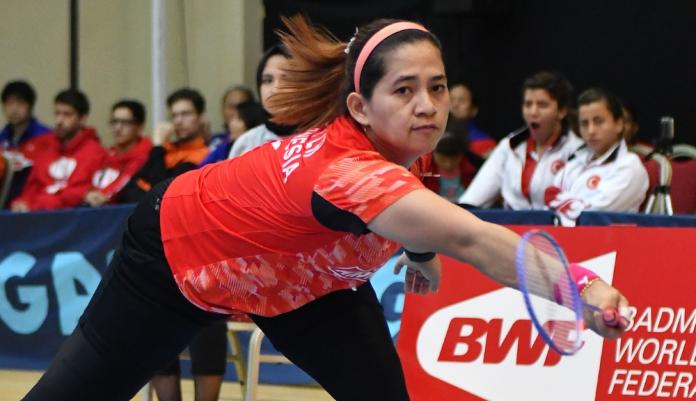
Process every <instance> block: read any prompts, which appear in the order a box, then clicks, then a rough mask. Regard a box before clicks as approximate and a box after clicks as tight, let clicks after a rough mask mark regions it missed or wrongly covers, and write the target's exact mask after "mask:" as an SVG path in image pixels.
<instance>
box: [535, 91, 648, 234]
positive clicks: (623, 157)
mask: <svg viewBox="0 0 696 401" xmlns="http://www.w3.org/2000/svg"><path fill="white" fill-rule="evenodd" d="M578 107H579V112H578V117H579V126H580V134H581V135H582V138H583V139H584V140H585V143H586V145H585V146H583V147H582V148H581V149H579V150H578V151H577V152H575V153H574V154H573V155H572V156H571V158H570V159H569V161H568V163H567V164H566V165H565V167H564V168H563V169H562V170H561V171H560V172H559V174H558V175H557V176H556V179H555V182H554V186H553V187H550V188H548V189H547V190H546V200H547V204H548V205H549V207H550V208H551V209H552V210H555V211H556V214H557V215H558V217H559V218H560V220H561V224H563V225H567V226H574V225H575V220H576V219H577V218H578V216H579V215H580V213H582V212H583V211H585V210H605V211H620V212H637V211H638V208H639V207H640V204H641V203H642V202H643V200H644V199H645V194H646V191H647V189H648V173H647V171H646V170H645V167H643V164H642V163H641V161H640V158H639V157H638V156H637V155H636V154H634V153H631V152H629V151H628V148H627V146H626V143H625V142H624V140H623V138H622V132H623V112H622V107H621V102H620V101H619V100H618V98H617V97H616V96H614V95H613V94H611V93H609V92H607V91H605V90H602V89H588V90H587V91H585V92H583V93H582V94H581V95H580V97H579V98H578Z"/></svg>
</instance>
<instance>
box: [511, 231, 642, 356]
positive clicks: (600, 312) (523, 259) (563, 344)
mask: <svg viewBox="0 0 696 401" xmlns="http://www.w3.org/2000/svg"><path fill="white" fill-rule="evenodd" d="M515 264H516V268H517V278H518V282H519V289H520V291H521V292H522V294H523V296H524V302H525V306H526V307H527V311H528V312H529V315H530V316H531V318H532V322H533V324H534V326H535V327H536V329H537V330H538V331H539V334H540V335H541V337H542V338H543V339H544V341H545V342H546V343H547V344H549V346H550V347H551V348H552V349H553V350H555V351H556V352H558V353H559V354H561V355H572V354H575V353H576V352H577V351H578V350H579V349H580V348H581V347H582V344H583V343H582V338H581V333H582V331H583V330H584V329H585V328H586V327H587V328H591V329H593V330H594V331H596V332H597V333H599V334H601V335H603V336H605V337H612V336H616V335H618V334H620V333H621V332H622V331H623V330H624V329H625V328H626V327H628V325H629V323H630V320H629V319H628V318H627V317H626V315H627V309H624V307H623V306H627V302H626V300H625V298H623V296H621V295H620V294H619V293H618V291H616V290H613V289H612V288H611V287H610V286H608V285H606V284H605V283H603V282H601V281H599V282H598V283H595V281H598V280H599V277H597V275H596V274H594V273H592V272H591V271H589V270H587V269H584V268H582V267H580V266H578V265H572V266H571V265H569V264H568V260H567V258H566V256H565V254H564V253H563V250H562V249H561V247H560V246H559V245H558V243H557V242H556V241H555V240H554V239H553V238H552V237H551V236H550V235H549V234H548V233H546V232H544V231H539V230H532V231H528V232H526V233H525V234H523V235H522V239H521V240H520V242H519V245H518V246H517V255H516V261H515ZM599 283H601V284H603V287H606V288H607V289H610V290H611V291H609V292H608V293H607V294H609V295H610V298H612V297H613V299H609V300H607V299H593V302H592V303H586V302H585V301H583V297H582V296H581V294H582V293H583V292H584V291H585V290H588V291H589V290H590V289H591V286H594V285H595V284H599ZM599 298H601V297H599ZM606 301H609V302H606ZM595 303H599V304H600V305H602V304H607V303H608V304H611V305H613V306H609V307H606V308H600V307H598V306H595V305H594V304H595ZM622 304H625V305H623V306H620V305H622ZM586 322H587V325H586ZM602 326H606V327H602Z"/></svg>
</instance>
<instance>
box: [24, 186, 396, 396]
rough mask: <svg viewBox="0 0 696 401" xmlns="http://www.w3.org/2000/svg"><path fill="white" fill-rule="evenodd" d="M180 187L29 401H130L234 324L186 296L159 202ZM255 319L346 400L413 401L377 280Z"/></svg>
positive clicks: (109, 278) (132, 228)
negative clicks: (194, 347)
mask: <svg viewBox="0 0 696 401" xmlns="http://www.w3.org/2000/svg"><path fill="white" fill-rule="evenodd" d="M170 182H171V181H165V182H163V183H161V184H159V185H157V186H156V187H155V188H153V189H152V191H150V192H149V193H148V194H147V195H146V197H145V198H144V199H143V200H142V201H141V202H140V203H139V204H138V206H137V207H136V209H135V211H134V212H133V215H132V216H131V217H130V218H129V220H128V227H127V229H126V232H125V233H124V236H123V240H122V243H121V246H120V247H119V250H118V252H116V255H115V256H114V259H113V261H112V263H111V265H110V266H109V268H108V269H107V272H106V273H105V275H104V277H103V279H102V282H101V283H100V285H99V287H98V288H97V291H96V292H95V294H94V297H93V298H92V300H91V301H90V303H89V305H88V306H87V309H86V310H85V312H84V314H83V315H82V317H81V319H80V322H79V324H78V327H77V328H76V329H75V331H74V332H73V333H72V335H71V336H70V337H68V339H67V340H66V341H65V342H64V343H63V345H62V346H61V348H60V350H59V351H58V353H57V354H56V356H55V357H54V359H53V361H52V362H51V365H50V366H49V368H48V370H47V371H46V372H45V373H44V375H43V376H42V377H41V379H40V380H39V382H38V383H37V384H36V385H35V386H34V387H33V388H32V389H31V390H30V392H29V393H28V394H27V395H26V396H25V398H24V400H27V401H36V400H42V401H43V400H55V401H63V400H66V401H67V400H71V401H75V400H85V401H86V400H94V399H99V400H130V399H131V398H132V397H133V396H134V395H135V394H136V393H137V392H138V390H139V389H140V388H141V387H142V386H143V385H145V383H147V381H148V380H149V379H150V378H151V377H152V376H153V375H154V374H155V373H156V372H158V371H160V370H162V369H163V368H165V367H166V366H167V365H169V364H170V363H171V361H172V360H174V359H175V358H176V356H177V355H178V354H179V353H180V352H181V351H182V350H183V349H184V348H185V347H186V346H187V345H188V344H189V343H190V342H191V340H192V339H193V338H194V336H195V335H196V334H197V333H198V332H199V331H200V330H201V329H202V328H203V327H207V326H209V325H211V324H213V323H215V322H219V321H220V320H224V319H226V318H227V316H226V315H221V314H216V313H210V312H206V311H204V310H201V309H199V308H197V307H196V306H194V305H193V304H191V303H190V302H189V301H188V300H187V299H186V298H184V296H183V295H182V294H181V292H180V291H179V288H178V287H177V285H176V282H175V281H174V278H173V276H172V273H171V270H170V268H169V266H168V264H167V262H166V259H165V257H164V252H163V250H162V240H161V235H160V229H159V206H160V200H161V197H162V194H164V191H165V190H166V188H167V186H168V185H169V183H170ZM191 246H195V244H191ZM252 319H253V320H254V321H255V322H256V323H257V324H258V325H259V327H260V328H261V329H262V330H263V331H264V333H265V334H266V336H268V338H269V339H270V340H271V342H272V343H273V344H274V345H275V347H276V348H277V349H278V350H279V351H280V352H282V353H283V354H285V355H286V356H287V357H288V358H289V359H290V360H291V361H293V362H294V363H295V364H296V365H297V366H299V367H300V368H302V369H303V370H305V371H306V372H307V373H308V374H309V375H311V376H312V377H313V378H314V379H315V380H316V381H317V382H318V383H319V384H320V385H322V386H323V387H324V388H325V389H326V390H327V391H328V392H329V393H330V394H331V395H332V396H333V397H334V398H335V399H336V400H337V401H356V400H361V401H371V400H374V401H377V400H380V401H382V400H390V401H403V400H408V399H409V398H408V394H407V392H406V386H405V383H404V378H403V373H402V370H401V365H400V361H399V358H398V355H397V353H396V350H395V348H394V345H393V343H392V341H391V337H390V335H389V331H388V328H387V325H386V322H385V320H384V315H383V310H382V308H381V306H380V304H379V302H378V300H377V297H376V295H375V293H374V290H373V289H372V286H371V285H370V284H369V283H367V284H365V285H363V286H361V287H359V288H358V289H357V290H356V291H352V290H345V291H337V292H334V293H332V294H329V295H326V296H324V297H322V298H320V299H318V300H316V301H314V302H311V303H309V304H307V305H305V306H303V307H301V308H299V309H297V310H295V311H292V312H289V313H286V314H282V315H279V316H276V317H271V318H266V317H261V316H252Z"/></svg>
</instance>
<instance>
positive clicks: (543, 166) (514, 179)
mask: <svg viewBox="0 0 696 401" xmlns="http://www.w3.org/2000/svg"><path fill="white" fill-rule="evenodd" d="M522 91H523V97H524V98H523V102H522V116H523V118H524V121H525V123H526V125H525V126H524V127H523V128H521V129H519V130H517V131H515V132H513V133H511V134H510V135H508V136H507V137H505V138H503V139H502V140H501V141H500V143H499V144H498V146H496V148H495V149H494V150H493V152H492V153H491V155H490V156H489V157H488V159H487V160H486V162H485V163H484V164H483V166H482V167H481V169H480V170H479V172H478V173H477V174H476V177H474V180H473V181H472V182H471V185H469V187H468V188H467V190H466V192H464V194H463V195H462V196H461V197H460V198H459V203H460V204H466V205H471V206H475V207H490V206H492V205H493V204H494V203H495V201H496V200H497V199H498V198H499V197H500V196H502V199H503V206H504V207H505V208H507V209H514V210H528V209H546V208H547V207H546V204H545V202H544V191H545V190H546V188H547V187H549V186H551V185H553V182H554V177H555V176H556V174H557V173H558V171H560V169H561V168H562V167H563V165H564V164H565V162H566V160H567V159H568V157H570V155H571V154H573V152H575V151H576V150H577V149H578V148H579V147H580V146H582V141H581V140H580V139H579V138H578V137H577V136H576V135H575V134H574V133H573V132H572V131H570V130H569V129H568V128H567V127H568V124H567V121H566V120H567V115H568V108H569V107H570V101H571V97H572V91H573V87H572V85H571V84H570V82H569V81H568V80H567V79H566V78H564V77H563V76H561V75H560V74H558V73H552V72H546V71H542V72H538V73H536V74H534V75H532V76H531V77H529V78H527V79H526V80H525V81H524V84H523V85H522Z"/></svg>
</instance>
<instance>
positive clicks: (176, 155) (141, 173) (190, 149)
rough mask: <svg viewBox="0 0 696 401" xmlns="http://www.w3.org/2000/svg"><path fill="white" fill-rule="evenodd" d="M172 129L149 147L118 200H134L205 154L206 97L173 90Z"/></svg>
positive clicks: (192, 166) (195, 164)
mask: <svg viewBox="0 0 696 401" xmlns="http://www.w3.org/2000/svg"><path fill="white" fill-rule="evenodd" d="M167 106H168V107H169V113H170V115H171V130H170V131H169V132H167V133H166V134H165V135H164V140H163V141H164V143H163V144H162V145H160V146H155V147H153V148H152V150H150V154H149V155H148V158H147V161H146V162H145V165H143V167H142V168H141V169H140V170H138V172H137V173H136V174H135V175H134V176H133V177H132V178H131V180H130V181H129V182H128V184H126V187H125V188H124V189H123V191H121V195H120V196H119V203H131V202H137V201H139V200H140V198H142V196H143V195H145V193H146V192H147V191H149V190H150V188H152V187H153V186H155V185H156V184H157V183H159V182H160V181H163V180H165V179H167V178H172V177H176V176H177V175H179V174H181V173H184V172H186V171H189V170H193V169H195V168H197V167H198V164H200V162H202V161H203V159H204V158H205V156H206V155H207V154H208V147H207V146H206V144H205V140H204V131H205V129H206V127H205V99H203V96H201V94H200V93H199V92H198V91H196V90H194V89H189V88H183V89H179V90H177V91H175V92H174V93H172V94H171V95H169V97H168V98H167Z"/></svg>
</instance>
